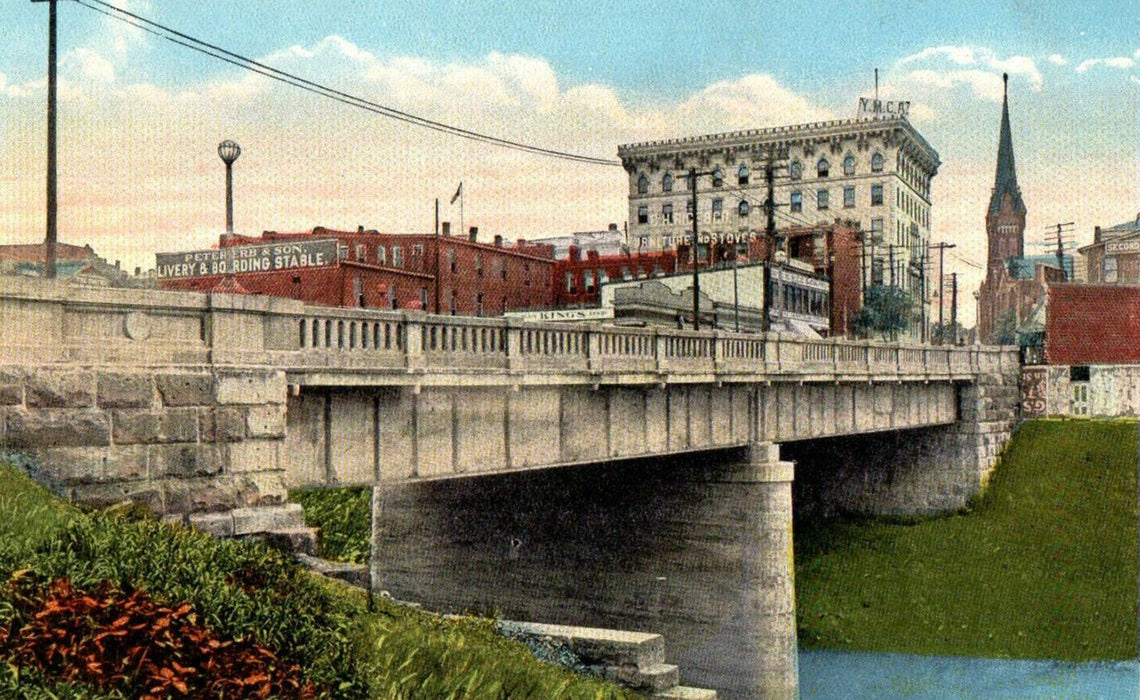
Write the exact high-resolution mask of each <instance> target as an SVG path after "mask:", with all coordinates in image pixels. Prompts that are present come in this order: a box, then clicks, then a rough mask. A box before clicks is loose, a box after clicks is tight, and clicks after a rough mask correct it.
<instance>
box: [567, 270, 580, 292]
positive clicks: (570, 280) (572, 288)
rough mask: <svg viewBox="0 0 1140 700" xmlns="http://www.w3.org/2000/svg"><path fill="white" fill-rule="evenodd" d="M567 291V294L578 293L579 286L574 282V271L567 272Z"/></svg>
mask: <svg viewBox="0 0 1140 700" xmlns="http://www.w3.org/2000/svg"><path fill="white" fill-rule="evenodd" d="M566 293H567V294H577V293H578V287H577V285H575V283H574V273H573V272H567V273H566Z"/></svg>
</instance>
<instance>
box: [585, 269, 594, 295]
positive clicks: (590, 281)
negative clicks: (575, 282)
mask: <svg viewBox="0 0 1140 700" xmlns="http://www.w3.org/2000/svg"><path fill="white" fill-rule="evenodd" d="M582 289H583V291H585V292H586V293H587V294H593V293H594V292H595V291H597V290H596V289H595V288H594V271H593V270H586V272H585V276H584V278H583V284H582Z"/></svg>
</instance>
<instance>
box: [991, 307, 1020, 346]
mask: <svg viewBox="0 0 1140 700" xmlns="http://www.w3.org/2000/svg"><path fill="white" fill-rule="evenodd" d="M990 343H992V344H993V345H1017V318H1016V317H1015V316H1014V315H1013V311H1006V312H1005V313H1004V314H1002V315H1001V316H999V317H998V319H997V321H996V322H995V323H994V332H993V335H992V336H991V338H990Z"/></svg>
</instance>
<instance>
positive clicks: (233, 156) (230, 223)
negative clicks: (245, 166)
mask: <svg viewBox="0 0 1140 700" xmlns="http://www.w3.org/2000/svg"><path fill="white" fill-rule="evenodd" d="M240 155H241V146H239V145H237V144H236V143H234V142H233V141H230V140H229V139H226V140H225V141H222V142H221V143H219V144H218V157H220V158H221V159H222V162H223V163H225V164H226V233H228V234H232V233H233V232H234V161H235V160H237V159H238V156H240Z"/></svg>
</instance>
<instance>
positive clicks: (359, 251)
mask: <svg viewBox="0 0 1140 700" xmlns="http://www.w3.org/2000/svg"><path fill="white" fill-rule="evenodd" d="M356 259H357V260H359V261H360V262H364V244H363V243H357V244H356Z"/></svg>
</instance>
